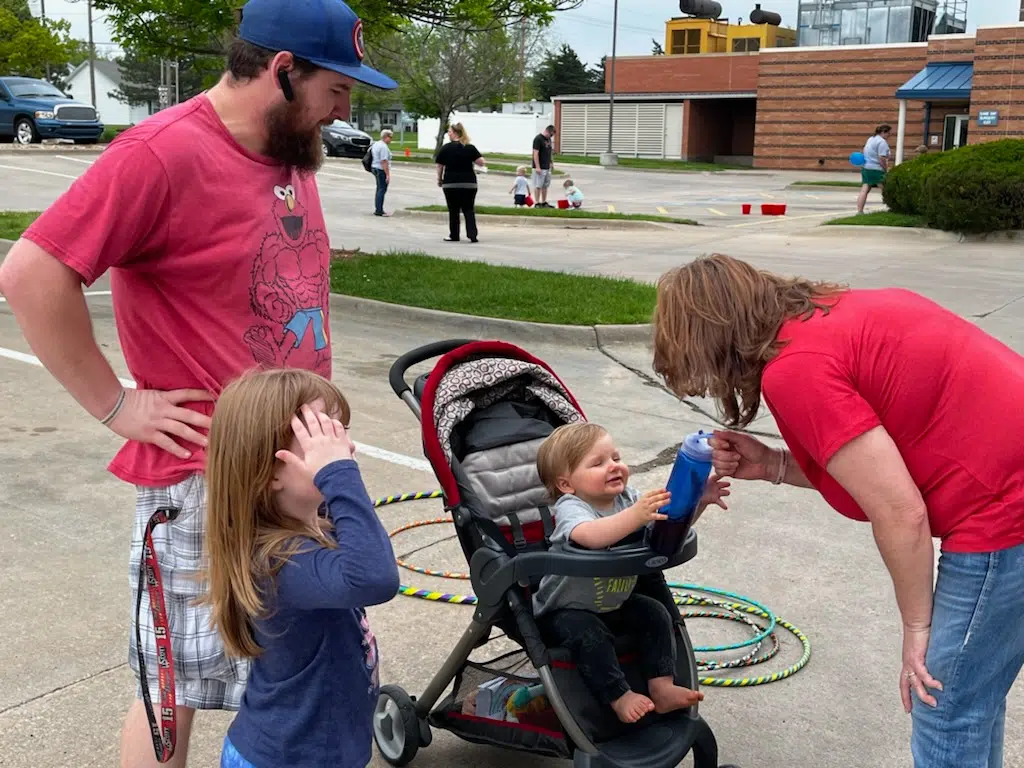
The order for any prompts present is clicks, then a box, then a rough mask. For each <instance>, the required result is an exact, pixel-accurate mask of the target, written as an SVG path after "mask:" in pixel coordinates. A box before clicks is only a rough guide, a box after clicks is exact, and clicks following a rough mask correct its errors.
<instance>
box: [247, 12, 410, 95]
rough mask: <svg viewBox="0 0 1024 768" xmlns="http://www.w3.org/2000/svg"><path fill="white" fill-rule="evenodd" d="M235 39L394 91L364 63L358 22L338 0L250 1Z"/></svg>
mask: <svg viewBox="0 0 1024 768" xmlns="http://www.w3.org/2000/svg"><path fill="white" fill-rule="evenodd" d="M238 36H239V37H240V38H241V39H242V40H245V41H246V42H249V43H252V44H253V45H258V46H260V47H261V48H266V49H268V50H271V51H288V52H290V53H291V54H293V55H294V56H297V57H298V58H300V59H305V60H306V61H308V62H309V63H310V64H313V65H314V66H317V67H321V68H322V69H329V70H331V71H332V72H338V73H340V74H342V75H345V76H347V77H351V78H352V79H353V80H358V81H359V82H361V83H366V84H367V85H372V86H374V87H376V88H384V89H394V88H397V87H398V83H396V82H395V81H394V80H392V79H391V78H390V77H388V76H387V75H385V74H383V73H381V72H378V71H377V70H375V69H372V68H371V67H368V66H366V65H365V64H363V56H364V55H365V49H364V48H363V22H362V20H361V19H360V18H359V17H358V16H356V14H355V12H354V11H353V10H352V9H351V8H349V7H348V6H347V5H345V3H343V2H342V0H249V2H247V3H246V4H245V6H244V7H243V8H242V23H241V25H240V27H239V30H238Z"/></svg>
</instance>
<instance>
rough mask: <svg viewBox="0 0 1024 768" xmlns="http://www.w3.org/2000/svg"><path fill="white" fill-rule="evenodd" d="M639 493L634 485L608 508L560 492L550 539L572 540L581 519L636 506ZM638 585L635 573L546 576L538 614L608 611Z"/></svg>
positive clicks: (535, 598) (536, 603)
mask: <svg viewBox="0 0 1024 768" xmlns="http://www.w3.org/2000/svg"><path fill="white" fill-rule="evenodd" d="M639 498H640V493H639V492H638V491H637V490H636V489H635V488H632V487H629V486H627V487H626V490H624V491H623V492H622V493H620V494H619V495H618V496H616V497H615V503H614V504H613V506H612V509H611V510H609V511H606V512H602V511H601V510H598V509H595V508H594V507H592V506H590V505H589V504H588V503H587V502H585V501H584V500H583V499H581V498H580V497H579V496H574V495H573V494H571V493H567V494H565V495H564V496H561V497H560V498H559V499H558V501H556V502H555V505H554V507H553V509H552V511H553V512H554V515H555V530H554V532H553V533H552V534H551V543H552V544H557V543H561V542H565V541H569V536H570V534H572V531H573V529H574V528H575V527H576V526H577V525H579V524H580V523H587V522H590V521H591V520H599V519H600V518H602V517H610V516H611V515H614V514H618V513H619V512H621V511H622V510H624V509H627V508H628V507H631V506H633V505H634V504H635V503H636V502H637V499H639ZM635 586H636V576H617V577H608V576H599V577H594V578H584V577H580V576H545V577H543V578H542V579H541V582H540V587H539V588H538V589H537V593H536V594H535V595H534V596H533V611H534V615H535V616H538V617H539V616H542V615H543V614H545V613H547V612H548V611H552V610H557V609H561V608H575V609H576V610H581V611H591V612H593V613H607V612H608V611H614V610H617V609H618V608H621V607H622V604H623V603H624V602H626V600H627V599H628V598H629V596H630V595H631V594H632V593H633V587H635Z"/></svg>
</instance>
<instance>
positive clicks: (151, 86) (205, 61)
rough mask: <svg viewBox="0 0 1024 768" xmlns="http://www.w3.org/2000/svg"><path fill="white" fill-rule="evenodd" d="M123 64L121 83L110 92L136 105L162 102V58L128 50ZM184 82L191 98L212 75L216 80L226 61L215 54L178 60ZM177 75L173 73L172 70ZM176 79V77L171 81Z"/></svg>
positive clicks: (182, 87)
mask: <svg viewBox="0 0 1024 768" xmlns="http://www.w3.org/2000/svg"><path fill="white" fill-rule="evenodd" d="M117 63H118V65H119V66H120V67H121V85H120V86H119V87H118V89H117V90H116V91H113V92H112V93H111V94H110V95H111V96H113V97H114V98H115V99H117V100H118V101H121V102H124V103H125V104H130V105H132V106H138V105H144V104H149V103H154V104H155V103H158V102H159V101H160V94H159V92H158V91H157V88H158V87H159V86H160V60H159V59H153V58H147V57H143V56H140V55H139V54H138V52H137V51H133V50H128V51H125V54H124V56H123V57H121V58H120V59H118V60H117ZM178 68H179V74H180V77H181V82H180V83H179V90H180V95H181V100H182V101H185V100H186V99H190V98H192V97H193V96H195V95H196V94H198V93H199V92H200V91H202V90H203V89H204V88H205V87H206V86H207V85H208V84H209V82H210V80H211V79H213V80H216V78H217V77H218V76H219V75H220V72H221V71H222V70H223V62H222V61H221V60H219V59H215V58H212V57H195V56H189V57H187V58H184V59H179V60H178ZM171 77H172V78H173V74H171ZM170 82H171V83H173V82H174V81H173V79H172V80H171V81H170Z"/></svg>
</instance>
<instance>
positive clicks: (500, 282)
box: [0, 211, 655, 325]
mask: <svg viewBox="0 0 1024 768" xmlns="http://www.w3.org/2000/svg"><path fill="white" fill-rule="evenodd" d="M38 215H39V213H38V212H21V211H0V238H2V239H5V240H16V239H17V238H18V237H19V236H20V235H21V233H22V232H23V231H24V230H25V228H27V227H28V225H29V224H31V223H32V221H34V220H35V218H36V217H37V216H38ZM466 247H467V248H472V247H473V246H472V245H471V244H469V243H467V244H466ZM335 255H337V252H336V254H335ZM331 290H332V291H334V292H336V293H343V294H346V295H348V296H359V297H361V298H365V299H376V300H378V301H386V302H389V303H392V304H405V305H407V306H411V307H425V308H427V309H442V310H446V311H448V312H461V313H463V314H467V315H477V316H480V317H499V318H505V319H509V320H530V321H533V322H538V323H559V324H564V325H598V324H611V325H614V324H618V323H647V322H649V321H650V317H651V312H652V311H653V310H654V302H655V288H654V286H653V285H650V284H647V283H639V282H636V281H634V280H627V279H617V278H611V277H599V276H591V275H570V274H566V273H564V272H546V271H541V270H534V269H521V268H519V267H499V266H493V265H491V264H485V263H482V262H472V261H455V260H453V259H441V258H436V257H434V256H427V255H426V254H423V253H380V254H373V253H367V254H363V253H357V254H355V255H354V256H349V257H346V258H335V259H334V260H333V262H332V264H331Z"/></svg>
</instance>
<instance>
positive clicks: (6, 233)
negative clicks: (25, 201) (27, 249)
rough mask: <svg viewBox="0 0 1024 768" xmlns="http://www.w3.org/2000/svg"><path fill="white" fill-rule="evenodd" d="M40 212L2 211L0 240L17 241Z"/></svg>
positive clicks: (0, 214)
mask: <svg viewBox="0 0 1024 768" xmlns="http://www.w3.org/2000/svg"><path fill="white" fill-rule="evenodd" d="M38 216H39V211H0V240H17V239H18V238H19V237H21V233H22V232H24V231H25V230H26V229H28V225H29V224H31V223H32V222H33V221H35V220H36V218H37V217H38Z"/></svg>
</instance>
